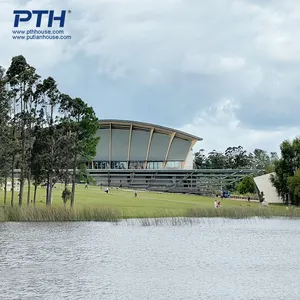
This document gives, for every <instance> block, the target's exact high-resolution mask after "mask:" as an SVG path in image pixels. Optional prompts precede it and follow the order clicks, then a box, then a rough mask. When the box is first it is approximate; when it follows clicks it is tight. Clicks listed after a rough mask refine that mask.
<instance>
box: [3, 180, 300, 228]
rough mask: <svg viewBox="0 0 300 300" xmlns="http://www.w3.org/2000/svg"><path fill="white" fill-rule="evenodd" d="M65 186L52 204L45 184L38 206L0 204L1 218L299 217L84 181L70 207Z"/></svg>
mask: <svg viewBox="0 0 300 300" xmlns="http://www.w3.org/2000/svg"><path fill="white" fill-rule="evenodd" d="M63 188H64V186H63V185H59V184H57V185H56V188H55V189H54V190H53V204H52V206H51V207H46V205H45V201H44V200H45V198H44V197H45V189H44V188H39V189H38V191H37V196H38V197H37V203H36V207H34V206H33V204H32V203H30V206H27V205H26V203H24V205H23V207H22V208H19V207H18V206H17V205H18V204H17V201H16V202H15V207H14V208H11V207H10V206H8V205H7V206H6V207H0V222H6V221H7V222H64V221H69V222H75V221H102V222H106V221H108V222H119V221H121V220H130V219H139V220H142V219H144V220H147V219H153V220H154V219H155V220H158V221H157V222H158V223H159V222H160V220H159V219H163V218H173V219H174V220H177V219H178V218H216V217H219V218H231V219H246V218H252V217H263V218H271V217H288V218H300V209H299V208H294V209H288V210H287V209H286V208H285V207H284V206H283V205H269V207H262V206H261V205H260V204H259V203H258V202H257V201H251V202H247V201H242V200H233V199H223V200H221V204H222V208H218V209H215V208H214V200H215V198H214V197H205V196H199V195H183V194H170V193H158V192H151V191H138V196H137V197H135V195H134V191H132V190H121V189H111V190H110V192H109V193H108V194H106V193H105V192H104V188H103V189H101V188H100V187H95V186H91V187H89V188H88V189H85V188H84V186H82V185H78V186H77V187H76V200H75V207H74V209H73V210H71V209H70V208H69V204H67V206H66V208H64V206H63V203H62V199H61V193H62V191H63ZM24 194H26V190H25V191H24ZM16 197H17V194H16ZM16 199H17V198H16ZM0 203H3V193H0ZM8 203H9V199H8ZM142 222H146V221H142ZM151 222H152V221H151ZM146 223H147V222H146ZM175 223H176V222H175Z"/></svg>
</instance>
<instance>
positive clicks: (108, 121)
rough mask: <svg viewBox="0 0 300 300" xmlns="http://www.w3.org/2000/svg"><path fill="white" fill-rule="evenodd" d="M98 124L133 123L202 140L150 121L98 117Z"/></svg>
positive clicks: (137, 125) (190, 138)
mask: <svg viewBox="0 0 300 300" xmlns="http://www.w3.org/2000/svg"><path fill="white" fill-rule="evenodd" d="M99 122H100V124H113V125H125V126H126V125H128V126H130V125H133V126H136V127H141V128H145V129H151V128H154V130H159V131H164V132H166V133H174V132H175V133H176V135H178V136H181V137H182V138H186V139H189V140H197V141H202V140H203V138H201V137H198V136H195V135H192V134H189V133H186V132H183V131H180V130H177V129H174V128H170V127H165V126H161V125H156V124H151V123H146V122H139V121H132V120H118V119H100V120H99Z"/></svg>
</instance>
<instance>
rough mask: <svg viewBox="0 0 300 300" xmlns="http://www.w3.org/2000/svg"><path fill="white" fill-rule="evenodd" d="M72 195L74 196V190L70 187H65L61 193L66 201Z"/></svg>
mask: <svg viewBox="0 0 300 300" xmlns="http://www.w3.org/2000/svg"><path fill="white" fill-rule="evenodd" d="M71 196H72V192H71V191H70V190H69V189H68V188H65V189H64V190H63V192H62V194H61V198H62V200H63V202H64V203H67V202H68V200H70V199H71Z"/></svg>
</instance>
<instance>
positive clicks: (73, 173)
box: [71, 164, 76, 208]
mask: <svg viewBox="0 0 300 300" xmlns="http://www.w3.org/2000/svg"><path fill="white" fill-rule="evenodd" d="M75 178H76V164H74V167H73V172H72V194H71V208H73V207H74V202H75Z"/></svg>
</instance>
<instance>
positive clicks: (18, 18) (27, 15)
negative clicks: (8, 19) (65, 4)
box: [13, 10, 71, 28]
mask: <svg viewBox="0 0 300 300" xmlns="http://www.w3.org/2000/svg"><path fill="white" fill-rule="evenodd" d="M68 12H71V11H68ZM13 13H14V15H15V20H14V27H19V25H20V23H21V22H29V21H30V20H31V19H32V17H33V15H36V25H35V26H36V27H41V23H42V18H43V15H45V16H48V28H51V27H52V26H53V22H54V21H59V27H64V26H65V20H66V10H62V11H61V12H60V16H54V10H32V11H30V10H14V12H13Z"/></svg>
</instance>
